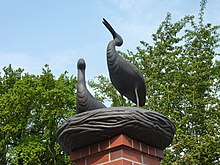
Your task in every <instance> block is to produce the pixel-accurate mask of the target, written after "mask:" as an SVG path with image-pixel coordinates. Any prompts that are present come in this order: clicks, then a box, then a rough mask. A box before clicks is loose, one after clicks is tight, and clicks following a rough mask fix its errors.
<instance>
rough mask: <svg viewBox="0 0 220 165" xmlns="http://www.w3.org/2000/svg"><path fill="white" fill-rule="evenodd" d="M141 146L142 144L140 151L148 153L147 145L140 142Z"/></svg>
mask: <svg viewBox="0 0 220 165" xmlns="http://www.w3.org/2000/svg"><path fill="white" fill-rule="evenodd" d="M141 146H142V152H144V153H146V154H148V145H146V144H144V143H142V144H141Z"/></svg>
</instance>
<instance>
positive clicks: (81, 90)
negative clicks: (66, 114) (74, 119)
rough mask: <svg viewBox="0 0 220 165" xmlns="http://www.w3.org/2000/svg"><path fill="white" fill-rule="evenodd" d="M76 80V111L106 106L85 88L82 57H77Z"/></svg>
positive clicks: (84, 66) (84, 64)
mask: <svg viewBox="0 0 220 165" xmlns="http://www.w3.org/2000/svg"><path fill="white" fill-rule="evenodd" d="M77 69H78V80H77V94H76V113H81V112H85V111H90V110H95V109H99V108H106V106H105V105H104V104H102V103H101V102H100V101H99V100H97V99H96V98H95V97H93V96H92V95H91V93H90V92H89V91H88V89H87V88H86V81H85V69H86V63H85V61H84V59H82V58H81V59H79V60H78V63H77Z"/></svg>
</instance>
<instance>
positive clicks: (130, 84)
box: [103, 18, 146, 106]
mask: <svg viewBox="0 0 220 165" xmlns="http://www.w3.org/2000/svg"><path fill="white" fill-rule="evenodd" d="M103 24H104V25H105V26H106V28H107V29H108V30H109V31H110V32H111V34H112V36H113V40H111V41H110V42H109V43H108V46H107V63H108V70H109V76H110V79H111V81H112V84H113V85H114V87H115V88H116V89H117V90H118V91H119V93H120V94H121V97H122V104H123V105H124V98H123V96H126V97H127V98H128V99H129V100H131V101H132V102H134V103H135V104H137V106H143V105H144V104H145V101H146V85H145V81H144V78H143V76H142V74H141V73H140V71H139V70H138V69H137V67H136V66H134V65H133V64H132V63H130V62H129V61H127V60H125V59H124V58H123V57H121V56H120V55H119V54H118V53H117V51H116V49H115V47H116V46H121V45H122V44H123V40H122V38H121V36H120V35H119V34H118V33H116V32H115V30H114V29H113V28H112V26H111V25H110V24H109V23H108V22H107V21H106V20H105V19H104V18H103Z"/></svg>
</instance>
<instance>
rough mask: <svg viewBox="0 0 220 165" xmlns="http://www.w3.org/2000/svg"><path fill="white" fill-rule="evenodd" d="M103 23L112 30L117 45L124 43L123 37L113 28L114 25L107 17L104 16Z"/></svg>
mask: <svg viewBox="0 0 220 165" xmlns="http://www.w3.org/2000/svg"><path fill="white" fill-rule="evenodd" d="M102 23H103V24H104V25H105V27H106V28H107V29H108V30H109V31H110V32H111V34H112V36H113V38H114V41H115V45H116V46H121V45H122V44H123V39H122V37H121V36H120V35H119V34H118V33H116V32H115V30H114V29H113V28H112V26H111V25H110V24H109V23H108V21H106V19H104V18H103V21H102Z"/></svg>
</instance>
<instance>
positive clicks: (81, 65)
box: [77, 58, 86, 69]
mask: <svg viewBox="0 0 220 165" xmlns="http://www.w3.org/2000/svg"><path fill="white" fill-rule="evenodd" d="M77 68H78V69H85V68H86V63H85V60H84V59H83V58H80V59H79V60H78V63H77Z"/></svg>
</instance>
